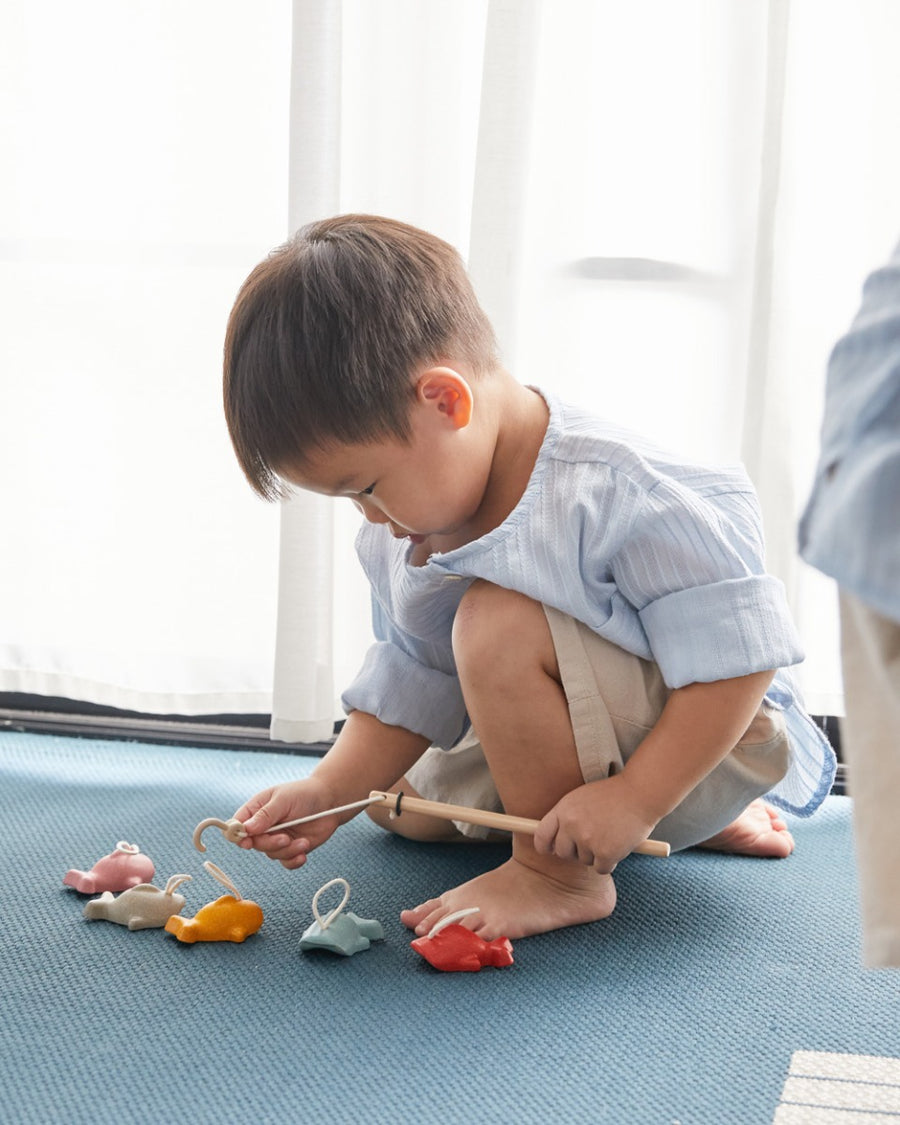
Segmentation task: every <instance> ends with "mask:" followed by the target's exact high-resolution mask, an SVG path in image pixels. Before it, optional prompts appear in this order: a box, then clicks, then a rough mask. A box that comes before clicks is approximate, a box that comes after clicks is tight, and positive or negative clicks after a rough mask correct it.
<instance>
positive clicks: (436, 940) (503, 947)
mask: <svg viewBox="0 0 900 1125" xmlns="http://www.w3.org/2000/svg"><path fill="white" fill-rule="evenodd" d="M206 823H207V822H204V824H203V825H198V829H197V831H196V832H195V834H194V842H195V844H196V845H197V847H198V849H199V850H201V851H205V848H203V846H202V844H201V842H200V834H201V833H202V829H203V827H204V826H205V825H206ZM203 866H204V867H205V868H206V870H207V871H208V872H209V874H210V875H212V876H213V878H214V879H216V880H217V881H218V882H220V883H221V884H222V885H223V886H224V887H225V888H226V890H228V891H229V892H230V893H229V894H225V895H222V896H221V897H220V898H217V899H216V900H215V901H214V902H210V903H207V904H206V905H205V906H203V907H201V909H200V910H199V911H198V912H197V913H196V915H195V916H194V917H193V918H183V917H182V916H181V911H182V909H183V908H184V905H185V897H184V895H183V894H179V893H178V888H179V887H180V886H181V885H182V884H183V883H186V882H190V880H191V876H190V875H181V874H179V875H173V876H172V877H171V878H170V879H169V880H168V882H167V883H166V886H165V888H164V889H161V888H159V887H156V886H154V885H153V884H152V883H151V882H150V880H151V879H152V878H153V876H154V875H155V873H156V868H155V865H154V863H153V861H152V860H151V859H150V857H149V856H147V855H144V854H143V853H142V852H141V850H140V848H138V847H137V846H136V845H134V844H129V843H127V842H126V841H124V840H120V841H119V842H118V843H117V844H116V846H115V849H114V850H113V851H112V852H111V853H110V854H109V855H107V856H103V857H102V858H101V859H99V860H97V862H96V863H95V864H94V866H93V868H92V869H91V870H90V871H78V870H74V869H73V870H70V871H67V872H66V874H65V876H64V877H63V884H64V885H65V886H67V887H72V888H73V889H74V890H76V891H78V892H79V893H80V894H90V895H93V894H99V895H100V897H99V898H94V899H91V901H90V902H88V903H87V904H86V905H85V908H84V917H85V918H87V919H89V920H91V921H99V920H103V921H107V922H114V923H116V924H117V925H120V926H126V927H127V928H128V929H129V930H145V929H154V928H155V929H164V930H165V931H166V932H167V933H170V934H172V935H173V936H174V937H176V938H177V939H178V940H179V941H181V942H186V943H190V944H193V943H194V942H204V941H231V942H243V941H244V940H245V939H246V938H248V937H249V936H250V935H251V934H255V933H256V932H257V931H258V930H259V929H260V927H261V926H262V924H263V912H262V910H261V908H260V907H259V905H258V904H257V903H255V902H251V901H250V900H249V899H245V898H243V897H242V896H241V894H240V892H239V891H238V889H237V887H235V885H234V883H233V882H232V881H231V879H230V878H229V877H228V876H227V875H226V874H225V872H224V871H223V870H222V869H221V868H220V867H218V866H217V865H216V864H214V863H212V862H211V861H210V860H206V861H204V864H203ZM334 886H341V887H343V896H342V898H341V901H340V902H339V903H338V905H337V906H336V907H335V908H333V909H332V910H331V911H329V912H328V913H327V914H326V915H325V916H324V917H323V916H322V915H321V914H320V912H319V899H320V897H321V896H322V894H323V893H324V892H325V891H327V890H329V889H330V888H331V887H334ZM115 892H119V893H118V894H117V893H115ZM349 897H350V884H349V883H348V882H347V880H346V879H332V880H330V881H329V882H327V883H325V884H324V885H323V886H322V887H320V888H319V890H318V891H317V892H316V894H315V896H314V897H313V902H312V910H313V915H314V917H315V921H314V922H313V923H312V924H311V925H310V926H309V927H308V928H307V929H306V930H305V932H304V933H303V936H302V937H301V938H300V949H301V950H303V951H307V950H328V951H330V952H332V953H336V954H339V955H341V956H344V957H349V956H352V955H353V954H354V953H360V952H362V951H363V950H366V949H368V948H369V947H370V946H371V944H372V942H373V941H382V940H383V939H384V930H383V928H382V926H381V923H380V922H377V921H375V920H374V919H368V918H359V917H358V916H357V915H356V914H354V913H353V912H352V911H347V912H346V913H343V911H344V907H345V906H346V905H347V902H348V900H349ZM477 909H478V908H477V907H470V908H469V909H468V910H463V911H459V912H457V913H456V914H451V915H450V916H449V917H448V918H445V919H443V920H442V921H440V922H438V923H437V925H436V926H434V928H433V929H432V930H431V932H430V933H429V934H427V935H426V936H425V937H420V938H416V939H415V940H414V941H412V942H411V943H410V945H411V947H412V948H413V949H414V950H415V951H416V953H418V954H419V955H420V956H422V957H423V958H424V959H425V960H426V961H427V962H428V963H429V964H430V965H433V966H434V967H435V968H436V969H440V970H441V971H442V972H477V971H478V970H479V969H481V968H482V967H484V966H489V965H491V966H495V967H498V968H500V967H503V966H506V965H511V964H512V963H513V957H512V945H511V944H510V942H509V940H508V939H507V938H498V939H496V940H495V941H492V942H486V941H485V940H484V939H483V938H481V937H479V935H478V934H476V933H474V932H473V931H472V930H469V929H467V928H466V927H465V926H461V925H459V924H458V920H459V918H461V917H463V916H465V915H467V914H471V913H472V912H473V911H475V910H477Z"/></svg>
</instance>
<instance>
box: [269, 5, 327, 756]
mask: <svg viewBox="0 0 900 1125" xmlns="http://www.w3.org/2000/svg"><path fill="white" fill-rule="evenodd" d="M341 24H342V12H341V3H340V0H332V2H331V3H328V4H322V3H320V2H319V0H294V4H293V25H292V34H291V45H292V53H291V79H292V80H291V111H290V143H289V147H290V156H289V180H288V198H289V203H288V227H289V233H292V232H293V231H295V230H297V229H298V228H299V227H301V226H303V224H304V223H308V222H310V221H312V220H313V219H317V218H321V217H323V216H325V215H330V214H332V213H334V212H336V211H337V210H338V208H339V200H340V183H341V105H342V98H341V74H342V67H341V54H342V42H341ZM333 542H334V519H333V510H332V504H331V503H329V502H328V501H327V500H326V499H325V498H324V497H322V496H316V495H315V494H313V493H305V492H298V493H296V494H295V495H294V496H292V497H291V498H290V499H289V500H287V501H285V502H284V503H283V504H282V505H281V527H280V547H279V566H278V625H277V630H276V637H275V674H274V682H273V688H272V720H271V726H270V734H271V737H272V738H273V739H276V740H278V741H283V742H317V741H321V740H323V739H327V738H330V737H331V735H332V733H333V729H334V719H335V714H334V694H335V686H334V676H333V654H332V621H333V613H332V607H333V604H334V595H335V589H334V549H333Z"/></svg>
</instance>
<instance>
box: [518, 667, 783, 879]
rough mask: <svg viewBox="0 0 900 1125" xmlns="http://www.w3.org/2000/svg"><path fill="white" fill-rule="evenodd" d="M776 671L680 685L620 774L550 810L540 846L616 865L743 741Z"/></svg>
mask: <svg viewBox="0 0 900 1125" xmlns="http://www.w3.org/2000/svg"><path fill="white" fill-rule="evenodd" d="M773 675H774V672H754V673H752V674H751V675H748V676H739V677H736V678H735V679H728V680H717V681H715V682H713V683H695V684H688V685H687V686H685V687H682V688H677V689H676V690H675V691H673V692H672V694H671V695H670V696H669V699H668V702H667V703H666V705H665V707H664V708H663V711H662V714H661V715H660V717H659V720H658V721H657V723H656V725H655V726H654V728H653V729H652V730H651V731H650V733H649V734H648V735H647V737H646V738H645V739H644V741H643V742H642V743H641V745H640V746H639V747H638V748H637V750H635V752H634V754H632V756H631V758H629V760H628V762H627V763H626V765H625V767H624V769H623V770H622V771H621V773H618V774H615V775H614V776H612V777H610V778H607V779H605V780H603V781H594V782H589V783H588V784H586V785H582V786H580V787H579V788H578V789H574V790H573V791H572V792H571V793H568V794H567V795H566V796H565V797H563V798H562V800H560V801H559V802H558V803H557V804H556V805H555V806H554V807H553V808H552V809H551V810H550V812H548V813H547V815H546V816H545V817H544V818H543V820H542V821H541V826H540V828H539V830H538V832H537V834H536V836H535V847H536V849H537V850H538V851H539V852H541V853H544V854H547V853H550V852H552V853H553V854H555V855H558V856H560V857H561V858H566V859H579V860H581V862H583V863H586V864H588V865H590V866H592V867H594V868H595V869H596V870H598V871H604V872H608V871H611V870H612V869H613V867H615V865H616V864H617V863H618V862H619V860H621V859H623V858H624V857H625V856H626V855H628V854H629V853H630V852H631V851H633V850H634V848H635V846H636V845H637V844H639V843H641V842H642V841H643V840H645V839H647V837H648V836H649V835H650V834H651V833H652V831H653V829H654V828H655V826H656V825H657V823H658V822H659V821H660V820H662V819H663V817H665V816H667V815H668V814H669V813H670V812H672V810H673V809H675V808H676V807H677V806H678V805H679V804H680V803H681V802H682V801H683V800H684V798H685V797H686V796H687V795H688V793H690V792H691V790H692V789H694V788H695V786H697V785H698V784H699V783H700V782H701V781H702V780H703V778H704V777H706V776H707V774H709V773H710V772H711V771H712V770H713V769H714V768H715V767H716V766H717V765H718V764H719V762H721V761H722V760H723V759H724V758H725V757H726V756H727V755H728V754H729V753H730V751H731V750H732V749H733V748H734V747H735V746H736V745H737V743H738V742H739V741H740V740H741V737H742V736H743V734H744V732H745V731H746V730H747V728H748V727H749V726H750V724H751V722H752V721H753V718H754V716H755V715H756V712H757V711H758V709H759V705H760V703H761V702H762V700H763V697H764V696H765V693H766V691H767V689H768V687H769V684H770V683H771V681H772V677H773Z"/></svg>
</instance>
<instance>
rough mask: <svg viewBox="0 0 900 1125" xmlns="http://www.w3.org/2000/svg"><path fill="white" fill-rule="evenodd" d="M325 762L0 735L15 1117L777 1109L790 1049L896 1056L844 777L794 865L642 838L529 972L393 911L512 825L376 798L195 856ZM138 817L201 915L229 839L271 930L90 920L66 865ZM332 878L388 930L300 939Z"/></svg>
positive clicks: (498, 1117) (892, 1017) (484, 855)
mask: <svg viewBox="0 0 900 1125" xmlns="http://www.w3.org/2000/svg"><path fill="white" fill-rule="evenodd" d="M316 761H317V759H314V758H299V757H294V758H291V757H286V756H284V755H281V754H271V755H270V754H266V753H258V752H252V753H251V752H240V751H219V750H190V749H184V748H174V747H165V746H146V745H140V744H136V743H126V742H94V741H90V740H78V739H71V740H70V739H61V738H54V737H50V736H40V735H31V734H14V733H7V734H2V735H0V856H2V861H0V862H2V869H3V876H2V886H3V892H4V895H3V898H4V917H3V925H2V928H0V943H2V961H0V1008H2V1020H0V1093H2V1097H3V1103H4V1105H5V1107H6V1112H7V1113H8V1114H9V1116H4V1110H3V1109H0V1119H2V1120H9V1121H10V1122H14V1123H15V1125H25V1123H30V1122H34V1123H40V1125H46V1123H47V1122H66V1123H67V1125H72V1123H82V1122H91V1123H95V1125H105V1123H116V1125H130V1123H143V1122H158V1121H169V1120H179V1121H184V1122H195V1123H197V1125H205V1123H207V1122H209V1123H212V1122H241V1121H252V1122H254V1123H258V1125H262V1123H269V1122H271V1123H272V1125H276V1123H277V1125H283V1123H295V1122H318V1121H320V1120H332V1121H336V1122H339V1123H341V1125H343V1123H346V1122H366V1123H376V1125H377V1123H381V1122H385V1123H387V1122H390V1123H393V1125H407V1123H409V1125H413V1123H415V1125H431V1123H434V1125H438V1123H442V1125H448V1123H449V1125H452V1123H457V1122H458V1123H463V1122H465V1123H468V1122H472V1121H478V1122H485V1123H494V1122H496V1123H504V1125H505V1123H507V1122H508V1123H510V1125H512V1123H514V1122H515V1123H517V1125H523V1123H524V1125H528V1123H531V1122H534V1123H538V1122H541V1123H544V1122H548V1121H552V1122H588V1123H591V1125H593V1123H602V1122H609V1123H613V1125H632V1123H634V1125H645V1123H655V1122H659V1123H660V1125H676V1123H677V1125H722V1123H728V1122H735V1123H740V1125H754V1123H760V1125H763V1123H766V1125H768V1123H770V1122H771V1121H772V1120H773V1114H774V1113H775V1109H776V1106H777V1105H778V1102H779V1096H780V1094H781V1091H782V1087H783V1086H784V1082H785V1076H786V1075H787V1073H788V1068H789V1065H790V1060H791V1056H792V1054H793V1053H794V1052H797V1051H816V1052H837V1053H846V1054H851V1055H869V1056H895V1055H897V1054H898V1053H900V1052H898V1047H900V1004H898V999H900V995H898V992H900V989H898V984H900V976H898V974H897V973H895V972H878V973H876V972H865V971H863V970H862V969H861V967H860V962H859V933H858V929H859V921H858V914H857V906H856V888H855V878H854V869H853V857H852V842H851V832H850V803H849V800H848V799H847V798H843V797H832V798H830V799H829V800H828V801H827V802H826V805H825V806H824V808H823V810H822V811H820V813H818V814H817V815H816V816H815V817H814V818H812V819H811V820H809V821H802V822H792V824H791V827H792V830H793V831H794V833H795V836H796V838H797V842H798V847H797V851H796V853H795V854H794V855H793V856H792V857H791V858H790V859H788V860H784V861H765V860H753V859H745V858H736V857H726V856H720V855H714V854H710V853H703V852H689V853H686V854H682V855H677V856H673V857H672V858H670V859H666V860H661V859H653V858H649V857H643V856H633V857H631V858H629V859H628V860H626V861H624V862H623V863H622V864H620V865H619V868H618V870H617V872H616V881H617V884H618V889H619V905H618V907H617V909H616V912H615V913H614V915H613V916H612V917H611V918H609V919H607V920H606V921H604V922H599V923H594V924H592V925H588V926H579V927H575V928H571V929H567V930H562V931H557V932H556V933H553V934H546V935H542V936H540V937H534V938H529V939H527V940H520V941H517V942H515V943H514V955H515V964H514V965H512V966H511V967H510V968H506V969H491V968H488V969H484V970H482V971H481V972H479V973H454V974H443V973H439V972H437V971H436V970H434V969H432V968H431V967H430V966H429V965H427V964H426V963H425V962H424V961H423V960H422V959H421V958H419V957H418V956H417V955H416V954H415V953H414V952H413V951H412V950H411V949H410V946H409V939H410V936H411V935H410V934H409V933H408V931H406V930H405V929H404V928H403V927H402V926H401V925H400V923H399V920H398V914H399V911H400V909H401V908H402V907H404V906H409V905H414V904H415V903H417V902H420V901H422V900H424V899H425V898H427V897H430V896H431V895H432V894H434V893H436V892H439V891H440V890H443V889H445V888H447V887H449V886H452V885H455V884H456V883H459V882H461V881H463V880H465V879H468V878H471V877H472V876H473V875H475V874H477V873H478V872H479V871H481V870H485V869H487V868H488V867H491V866H494V865H496V864H497V863H498V862H500V861H501V860H502V858H503V856H504V854H505V852H504V849H503V848H502V847H497V846H489V847H471V848H470V847H465V846H462V847H454V846H452V845H447V846H434V845H419V844H413V843H409V842H407V841H403V840H399V839H395V838H392V837H389V836H387V835H385V834H383V833H381V832H379V830H378V829H377V828H375V827H374V826H373V825H372V824H371V823H370V822H368V820H366V819H365V818H364V817H359V818H357V819H356V820H354V821H353V822H352V823H350V824H349V825H346V826H345V827H344V828H342V829H340V831H339V832H338V833H337V834H336V835H335V837H333V838H332V840H331V841H330V842H329V843H328V844H327V845H325V846H324V847H323V848H321V849H319V851H317V852H315V853H314V854H313V855H312V856H311V857H310V860H309V862H308V864H307V866H306V868H304V869H303V870H301V871H298V872H286V871H284V870H283V869H282V868H281V867H280V865H278V864H275V863H271V862H270V861H268V860H266V859H264V858H263V857H261V856H259V855H257V854H255V853H247V852H244V851H242V850H241V849H238V848H235V847H233V846H232V845H230V844H228V843H227V842H225V840H224V839H223V838H222V837H221V835H220V834H219V833H218V832H216V831H215V830H210V831H208V832H207V833H206V834H205V836H204V842H205V843H206V844H207V846H208V854H207V856H201V855H199V853H197V852H196V851H194V849H193V847H192V845H191V833H192V831H193V829H194V827H195V825H196V824H197V823H198V822H199V821H200V820H202V819H203V818H205V817H208V816H221V817H228V816H230V815H231V813H232V812H233V810H234V809H235V808H236V807H237V806H238V805H239V804H240V803H241V802H242V801H243V800H244V799H246V798H247V797H248V796H250V795H251V794H252V793H254V792H256V791H257V790H259V789H261V788H263V787H264V786H267V785H270V784H273V783H275V782H277V781H280V780H286V779H288V778H290V777H298V776H302V775H304V774H306V773H308V772H310V771H311V770H312V769H313V768H314V766H315V764H316ZM123 839H124V840H128V841H130V842H133V843H136V844H138V845H139V846H140V847H141V850H142V851H144V852H145V853H147V854H148V855H150V856H151V857H152V858H153V859H154V861H155V863H156V870H157V875H156V878H155V880H154V881H155V883H156V884H157V885H159V886H164V885H165V881H166V879H168V877H169V876H170V875H172V874H175V873H177V872H184V873H186V874H190V875H191V876H192V877H193V881H192V882H191V883H187V884H185V885H184V886H182V887H181V888H180V890H181V892H182V893H184V894H185V896H186V898H187V903H186V905H185V907H184V910H183V912H182V913H183V914H184V915H185V916H186V917H189V916H192V915H193V914H195V913H196V911H197V910H198V909H199V908H200V907H201V906H202V905H204V904H205V903H207V902H210V901H212V900H213V899H214V898H217V897H218V896H219V895H220V894H221V893H223V892H222V888H221V887H220V886H219V884H218V883H216V882H214V881H213V880H212V879H211V878H210V877H209V875H208V874H207V873H206V872H205V871H204V870H203V868H202V860H203V859H204V858H210V859H212V860H213V861H214V862H215V863H217V864H218V865H219V866H221V867H222V868H224V870H225V871H226V872H227V873H228V874H229V875H230V876H231V878H232V879H233V880H234V882H235V883H236V884H237V887H238V888H239V889H240V891H241V893H242V894H243V895H244V896H245V897H247V898H250V899H253V900H255V901H256V902H258V903H259V904H260V905H261V906H262V908H263V911H264V913H265V922H264V924H263V926H262V929H261V930H260V931H259V933H257V934H255V935H253V936H251V937H249V938H248V939H247V941H246V942H244V943H243V944H241V945H237V944H230V943H216V944H203V945H200V944H198V945H193V946H189V945H182V944H180V943H179V942H178V941H177V940H176V939H175V938H174V937H172V936H171V935H169V934H166V933H164V932H163V931H161V930H139V931H135V932H129V931H128V930H127V929H125V928H123V927H121V926H116V925H112V924H110V923H108V922H89V921H87V920H86V919H84V917H83V916H82V911H83V907H84V904H85V902H86V901H87V898H86V897H85V896H81V895H79V894H77V893H75V892H74V891H72V890H70V889H67V888H64V887H63V885H62V877H63V874H64V873H65V871H66V870H67V869H68V868H70V867H78V868H85V869H86V868H89V867H90V866H91V865H92V864H93V863H94V861H95V860H96V859H98V858H99V857H100V856H102V855H105V854H106V853H108V852H110V851H111V850H112V848H113V847H114V845H115V843H116V841H118V840H123ZM338 876H340V877H344V878H346V879H347V880H348V881H349V883H350V885H351V889H352V894H351V898H350V902H349V904H348V909H350V910H352V911H354V913H356V914H358V915H359V916H361V917H363V918H373V919H377V920H379V921H380V922H381V923H382V925H383V927H384V931H385V940H384V941H383V942H379V943H376V944H374V945H373V946H372V947H371V949H369V950H366V951H365V952H362V953H358V954H356V955H355V956H353V957H347V958H344V957H338V956H335V955H331V954H328V953H324V952H317V953H301V952H300V951H299V948H298V943H299V939H300V936H301V934H302V933H303V931H304V930H305V929H306V928H307V926H308V925H309V924H310V922H311V921H312V906H311V904H312V898H313V895H314V894H315V892H316V891H317V890H318V888H319V887H320V886H322V885H323V884H324V883H325V882H327V881H328V880H330V879H332V878H335V877H338ZM325 905H328V903H326V900H324V899H323V906H325ZM810 1120H814V1118H811V1119H810Z"/></svg>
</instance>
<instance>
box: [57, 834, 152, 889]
mask: <svg viewBox="0 0 900 1125" xmlns="http://www.w3.org/2000/svg"><path fill="white" fill-rule="evenodd" d="M155 872H156V868H155V867H154V866H153V860H152V859H151V858H150V857H149V856H147V855H143V854H142V853H141V849H140V848H139V847H138V846H137V844H128V843H126V842H125V840H120V841H119V842H118V844H116V849H115V851H114V852H111V853H110V854H109V855H105V856H103V858H102V859H98V860H97V862H96V863H95V864H94V866H93V867H92V868H91V870H90V871H77V870H75V869H74V868H72V869H71V870H70V871H67V872H66V873H65V875H64V876H63V885H64V886H66V887H74V888H75V890H76V891H78V892H79V893H81V894H83V895H96V894H99V893H100V892H101V891H127V890H129V888H131V887H136V886H137V885H138V884H139V883H149V882H150V880H151V879H152V878H153V876H154V874H155Z"/></svg>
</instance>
